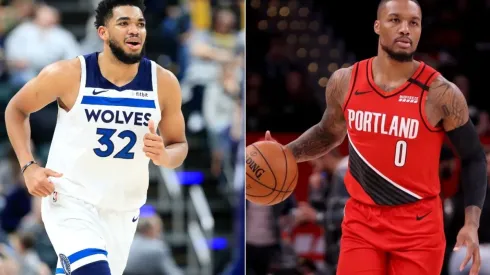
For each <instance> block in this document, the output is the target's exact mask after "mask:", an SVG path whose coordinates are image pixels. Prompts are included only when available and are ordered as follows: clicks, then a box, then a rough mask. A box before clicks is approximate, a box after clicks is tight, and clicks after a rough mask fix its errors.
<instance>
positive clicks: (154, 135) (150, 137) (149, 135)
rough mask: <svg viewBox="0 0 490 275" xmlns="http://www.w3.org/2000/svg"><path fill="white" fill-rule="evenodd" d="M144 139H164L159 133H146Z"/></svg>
mask: <svg viewBox="0 0 490 275" xmlns="http://www.w3.org/2000/svg"><path fill="white" fill-rule="evenodd" d="M143 139H144V140H155V141H162V137H161V136H159V135H157V134H150V133H146V134H145V136H144V138H143Z"/></svg>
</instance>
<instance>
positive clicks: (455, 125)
mask: <svg viewBox="0 0 490 275" xmlns="http://www.w3.org/2000/svg"><path fill="white" fill-rule="evenodd" d="M428 100H429V101H430V102H431V105H433V107H434V108H433V109H434V111H435V112H437V113H438V116H439V117H440V119H441V122H442V126H443V128H444V130H445V131H446V134H447V136H448V137H449V139H450V140H451V143H452V144H453V145H454V147H455V149H456V151H457V153H458V155H459V157H460V158H461V163H462V171H461V172H462V187H463V191H464V193H465V194H464V197H465V206H466V222H467V223H473V224H475V225H479V221H480V212H481V208H482V206H483V202H484V200H485V195H486V189H487V173H486V157H485V152H484V151H483V147H482V146H481V143H480V140H479V138H478V134H477V132H476V129H475V127H474V125H473V123H472V122H471V120H470V118H469V112H468V105H467V103H466V100H465V97H464V96H463V94H462V93H461V91H460V90H459V88H458V87H457V86H456V85H454V84H453V83H451V82H449V81H448V80H446V79H445V78H443V77H442V76H439V77H438V78H437V79H436V80H435V81H434V82H433V84H432V85H431V87H430V92H429V98H428ZM428 114H429V115H430V114H431V113H430V112H428Z"/></svg>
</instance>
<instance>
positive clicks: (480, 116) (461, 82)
mask: <svg viewBox="0 0 490 275" xmlns="http://www.w3.org/2000/svg"><path fill="white" fill-rule="evenodd" d="M453 82H454V84H455V85H456V86H458V88H459V89H460V90H461V92H462V93H463V95H464V97H465V98H466V101H467V102H468V111H469V113H470V118H471V121H472V122H473V124H475V127H476V130H477V132H478V134H479V135H484V134H486V133H487V132H488V130H489V129H490V119H489V116H488V113H487V112H485V111H483V110H479V109H478V108H477V107H476V106H474V105H473V104H470V96H471V93H470V90H471V87H470V81H469V79H468V77H466V76H465V75H463V74H459V75H456V76H455V77H454V79H453Z"/></svg>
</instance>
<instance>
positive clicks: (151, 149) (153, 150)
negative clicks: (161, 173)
mask: <svg viewBox="0 0 490 275" xmlns="http://www.w3.org/2000/svg"><path fill="white" fill-rule="evenodd" d="M143 152H145V153H152V154H155V155H158V154H160V152H161V149H157V148H154V147H147V146H145V147H143Z"/></svg>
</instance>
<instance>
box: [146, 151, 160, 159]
mask: <svg viewBox="0 0 490 275" xmlns="http://www.w3.org/2000/svg"><path fill="white" fill-rule="evenodd" d="M145 155H146V156H147V157H149V158H151V159H156V157H157V156H158V155H157V154H154V153H152V152H145Z"/></svg>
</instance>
